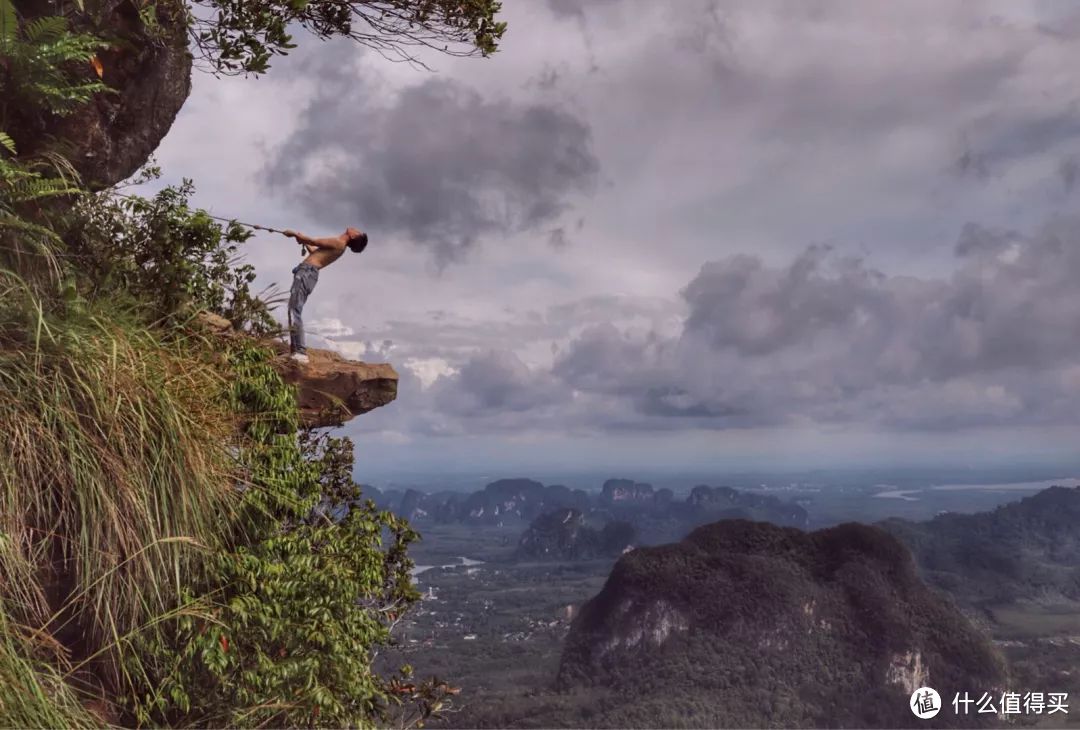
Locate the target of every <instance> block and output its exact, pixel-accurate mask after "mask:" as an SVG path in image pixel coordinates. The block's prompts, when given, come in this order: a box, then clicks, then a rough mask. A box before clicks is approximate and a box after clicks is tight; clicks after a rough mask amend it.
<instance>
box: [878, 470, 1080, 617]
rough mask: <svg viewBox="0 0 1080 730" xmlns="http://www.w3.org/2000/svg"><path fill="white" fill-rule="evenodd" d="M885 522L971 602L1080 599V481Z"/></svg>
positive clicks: (929, 577)
mask: <svg viewBox="0 0 1080 730" xmlns="http://www.w3.org/2000/svg"><path fill="white" fill-rule="evenodd" d="M880 526H881V527H882V528H884V529H885V530H887V531H889V532H890V533H892V534H893V535H895V536H896V537H897V538H899V539H900V541H901V542H903V543H904V544H905V545H907V547H908V548H909V549H910V550H911V552H912V553H913V554H914V556H915V560H916V562H917V563H918V564H919V568H920V571H921V573H922V575H923V578H924V579H925V580H926V581H927V582H928V583H929V584H930V585H932V586H934V587H936V588H939V589H941V590H944V591H947V592H948V593H950V594H951V595H953V596H954V597H955V598H956V600H958V601H959V602H961V603H962V604H966V605H976V606H977V605H985V604H995V603H1006V602H1011V601H1015V600H1025V599H1026V600H1035V601H1051V602H1053V601H1060V600H1063V599H1064V600H1074V601H1075V600H1080V487H1074V488H1065V487H1050V488H1049V489H1045V490H1043V491H1041V492H1039V493H1038V494H1035V495H1033V496H1031V497H1027V498H1025V499H1022V500H1020V501H1019V502H1011V503H1009V504H1006V505H1002V506H1001V507H998V508H997V509H995V510H993V511H992V512H980V513H977V514H970V515H962V514H953V513H947V514H943V515H939V516H937V517H935V518H934V519H932V520H929V521H926V522H909V521H907V520H900V519H891V520H886V521H884V522H882V523H880Z"/></svg>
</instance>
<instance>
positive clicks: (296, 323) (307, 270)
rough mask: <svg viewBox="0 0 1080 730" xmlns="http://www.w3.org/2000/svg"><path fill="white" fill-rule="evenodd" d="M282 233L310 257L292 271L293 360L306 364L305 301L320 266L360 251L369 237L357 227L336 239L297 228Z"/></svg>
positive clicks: (291, 326)
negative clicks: (322, 236) (302, 317)
mask: <svg viewBox="0 0 1080 730" xmlns="http://www.w3.org/2000/svg"><path fill="white" fill-rule="evenodd" d="M282 233H283V234H284V235H286V236H288V237H289V238H295V239H296V241H297V243H299V244H300V245H301V246H303V247H304V248H305V249H307V252H308V256H307V258H305V259H304V261H303V262H302V263H301V264H300V265H299V266H297V267H296V268H295V269H293V270H292V272H293V283H292V289H291V290H290V291H289V349H290V350H291V351H292V359H293V360H296V361H297V362H299V363H306V362H307V361H308V356H307V348H306V347H305V346H304V321H303V320H302V319H301V318H300V315H301V312H302V311H303V309H304V303H305V302H307V298H308V297H309V296H310V295H311V291H312V290H313V289H314V288H315V284H317V283H318V281H319V269H322V268H325V267H327V266H329V265H330V264H332V263H334V262H335V261H337V260H338V259H339V258H341V255H342V254H343V253H345V249H346V248H348V249H349V250H350V251H352V252H353V253H360V252H361V251H363V250H364V248H365V247H367V242H368V237H367V234H366V233H363V232H361V231H360V230H358V229H356V228H346V229H345V232H344V233H342V234H341V235H340V236H334V237H332V238H310V237H308V236H305V235H304V234H302V233H297V232H296V231H282Z"/></svg>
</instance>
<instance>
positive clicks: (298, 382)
mask: <svg viewBox="0 0 1080 730" xmlns="http://www.w3.org/2000/svg"><path fill="white" fill-rule="evenodd" d="M195 322H196V325H197V326H198V327H199V328H201V329H202V330H203V331H204V332H209V333H211V334H212V335H214V336H215V337H220V338H223V339H228V338H240V337H248V335H245V334H242V333H240V332H237V331H236V330H234V329H233V327H232V324H231V323H230V322H229V320H227V319H225V318H224V317H221V316H218V315H216V314H211V313H210V312H200V313H199V314H198V315H197V316H196V317H195ZM263 344H265V345H266V346H267V347H270V348H272V349H273V350H274V351H275V352H276V353H277V358H276V359H275V361H274V366H275V368H276V369H277V371H278V373H280V374H281V377H282V379H284V380H285V382H287V383H290V384H292V385H294V386H296V401H297V405H298V406H299V407H300V419H301V422H302V423H303V424H304V425H305V426H313V427H322V426H340V425H342V424H343V423H345V422H346V421H349V420H351V419H352V418H354V417H356V416H359V415H360V414H361V413H367V412H368V411H371V410H374V409H376V408H378V407H380V406H385V405H386V404H387V403H390V402H391V401H393V400H394V399H395V398H397V385H398V374H397V372H396V371H395V370H394V368H393V367H392V366H390V365H388V364H385V363H377V364H371V363H366V362H360V361H359V360H348V359H346V358H344V357H342V356H341V355H339V354H338V353H336V352H332V351H330V350H319V349H314V348H312V349H309V350H308V358H309V361H308V362H307V363H303V364H301V363H298V362H296V361H295V360H292V359H291V358H290V357H289V356H288V355H289V347H288V345H286V344H285V343H284V342H280V341H278V340H270V341H267V342H265V343H263ZM417 494H421V493H417Z"/></svg>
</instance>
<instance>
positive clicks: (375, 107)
mask: <svg viewBox="0 0 1080 730" xmlns="http://www.w3.org/2000/svg"><path fill="white" fill-rule="evenodd" d="M371 92H372V90H371V89H370V88H369V87H367V86H366V85H364V84H361V83H357V82H356V80H355V79H354V78H334V77H331V78H330V79H327V80H324V81H323V82H322V83H321V84H320V85H319V87H318V93H317V94H316V95H315V97H314V98H313V99H312V100H311V101H310V103H309V105H308V106H307V108H306V110H305V112H304V113H303V115H302V117H301V122H300V124H299V126H298V127H297V129H296V130H295V131H294V132H293V133H292V135H291V136H290V137H289V138H288V139H287V140H286V141H285V142H284V144H282V145H281V147H280V148H279V149H278V150H277V152H276V154H275V155H274V158H273V161H272V162H271V163H270V165H269V167H268V170H267V172H268V174H267V177H266V180H267V183H268V184H269V186H270V187H271V189H272V190H274V191H276V192H278V193H279V194H283V195H287V196H288V197H290V198H292V199H294V200H296V201H297V202H298V203H299V204H300V205H302V206H303V207H304V209H305V212H306V213H307V214H309V215H310V216H312V217H315V218H321V219H329V220H348V221H360V222H361V223H359V224H358V225H363V226H364V227H365V228H366V229H367V230H368V231H369V232H370V234H371V235H372V236H373V237H374V236H382V237H385V236H387V235H404V236H406V237H407V238H409V239H410V240H411V241H413V242H414V243H416V244H419V245H421V246H426V247H429V248H430V249H431V250H432V251H434V253H435V255H436V257H437V258H438V260H439V262H440V263H446V262H448V261H451V260H454V259H457V258H459V257H460V255H461V254H463V253H464V252H465V251H466V250H467V249H469V248H471V247H472V246H473V245H474V244H475V243H476V242H477V241H479V240H480V239H482V238H484V237H485V236H494V235H495V234H510V233H514V232H519V231H530V230H540V229H543V230H544V231H548V230H550V229H551V228H552V226H551V224H552V223H554V222H556V221H558V220H559V219H560V216H561V215H562V214H563V213H564V212H566V211H567V210H568V209H569V208H570V207H571V206H570V202H569V201H570V200H571V199H572V198H573V197H574V196H575V195H580V194H583V193H588V192H589V191H590V190H591V189H593V187H594V186H595V184H596V179H597V176H598V170H599V163H598V162H597V159H596V157H595V155H594V154H593V151H592V140H591V132H590V129H589V126H588V125H587V124H586V123H585V122H583V121H582V120H581V119H579V118H578V117H576V116H574V115H573V114H572V113H571V112H569V111H567V110H565V109H562V108H560V107H558V106H554V105H549V104H544V103H539V102H536V103H524V104H523V103H516V102H513V101H510V100H508V99H486V98H484V97H483V96H482V95H481V94H480V93H479V92H477V91H475V90H474V89H471V88H469V87H468V86H465V85H463V84H461V83H458V82H455V81H452V80H447V79H434V78H433V79H427V80H425V81H423V82H422V83H419V84H416V85H414V86H410V87H408V88H405V89H403V90H401V91H400V92H399V93H397V94H395V95H394V96H393V97H392V98H391V99H389V100H388V101H386V103H384V104H380V103H378V102H376V101H374V99H373V98H372V96H371ZM555 230H558V228H555ZM549 235H550V234H549ZM559 238H560V240H561V238H562V237H561V236H560V237H559Z"/></svg>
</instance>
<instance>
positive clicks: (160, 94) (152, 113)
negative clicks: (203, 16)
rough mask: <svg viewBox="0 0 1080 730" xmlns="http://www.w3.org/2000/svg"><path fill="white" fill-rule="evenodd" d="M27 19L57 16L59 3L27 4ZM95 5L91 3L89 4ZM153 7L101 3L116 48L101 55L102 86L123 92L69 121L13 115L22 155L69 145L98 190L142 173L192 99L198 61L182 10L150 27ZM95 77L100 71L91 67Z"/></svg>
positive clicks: (162, 0) (106, 33)
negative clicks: (146, 17)
mask: <svg viewBox="0 0 1080 730" xmlns="http://www.w3.org/2000/svg"><path fill="white" fill-rule="evenodd" d="M16 5H17V7H18V8H19V11H20V12H21V13H22V14H23V15H24V16H26V17H35V16H36V15H40V14H43V13H49V12H52V7H51V5H52V4H51V3H43V2H39V1H38V0H20V1H19V2H17V3H16ZM88 5H89V3H88ZM146 5H147V3H144V2H136V1H135V0H101V1H100V2H98V3H96V4H95V6H96V9H95V12H94V15H95V16H96V22H95V23H94V26H93V27H85V26H84V27H80V29H81V30H87V31H91V32H94V33H96V34H98V35H100V36H102V37H104V38H105V39H106V40H107V41H108V42H109V47H108V48H107V49H104V50H102V51H101V52H100V53H99V54H98V59H99V60H100V61H101V66H102V77H101V78H102V81H103V82H104V83H105V84H106V85H107V86H109V87H110V88H111V89H113V90H115V92H116V93H111V94H99V95H98V97H97V98H96V99H95V100H94V101H93V103H91V104H90V105H88V106H87V107H86V108H84V109H80V110H79V112H78V113H77V114H73V115H71V116H68V117H63V118H59V117H56V118H53V117H50V118H40V117H19V116H18V115H17V114H15V115H13V119H12V126H11V128H10V129H8V130H6V131H7V132H9V133H10V134H11V135H12V137H14V138H15V140H16V141H17V142H18V144H19V151H20V154H22V155H33V154H36V153H39V152H42V151H44V150H45V149H46V148H47V147H48V146H50V145H53V144H54V140H57V139H59V140H62V143H61V148H60V151H61V152H62V154H64V156H65V157H67V159H68V160H69V161H70V162H71V163H72V165H73V166H74V167H75V169H76V170H78V172H79V174H80V175H82V178H83V182H84V183H86V184H87V185H88V186H90V187H107V186H109V185H112V184H114V183H117V182H120V181H121V180H124V179H126V178H128V177H130V176H131V175H132V174H133V173H135V172H136V171H137V170H138V169H139V168H140V167H141V166H142V165H143V164H145V163H146V161H147V159H148V158H149V157H150V155H151V154H152V153H153V151H154V150H155V149H157V146H158V144H160V142H161V140H162V139H163V138H164V137H165V134H166V133H167V132H168V131H169V129H170V128H171V127H172V124H173V121H175V119H176V115H177V114H178V113H179V111H180V107H181V106H183V104H184V102H185V101H186V100H187V98H188V95H189V94H190V93H191V69H192V57H191V54H190V53H189V52H188V47H187V43H188V34H187V27H186V24H185V23H184V19H183V17H184V16H183V13H182V5H181V3H179V2H177V0H159V1H158V2H157V3H156V4H155V9H156V13H157V26H156V27H154V28H150V27H147V26H146V25H144V24H143V22H142V21H141V20H140V19H139V10H140V8H141V7H143V6H146ZM84 73H85V74H86V75H87V78H88V79H89V78H90V77H92V74H93V73H94V72H93V71H92V70H91V69H89V68H87V69H85V71H84Z"/></svg>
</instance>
